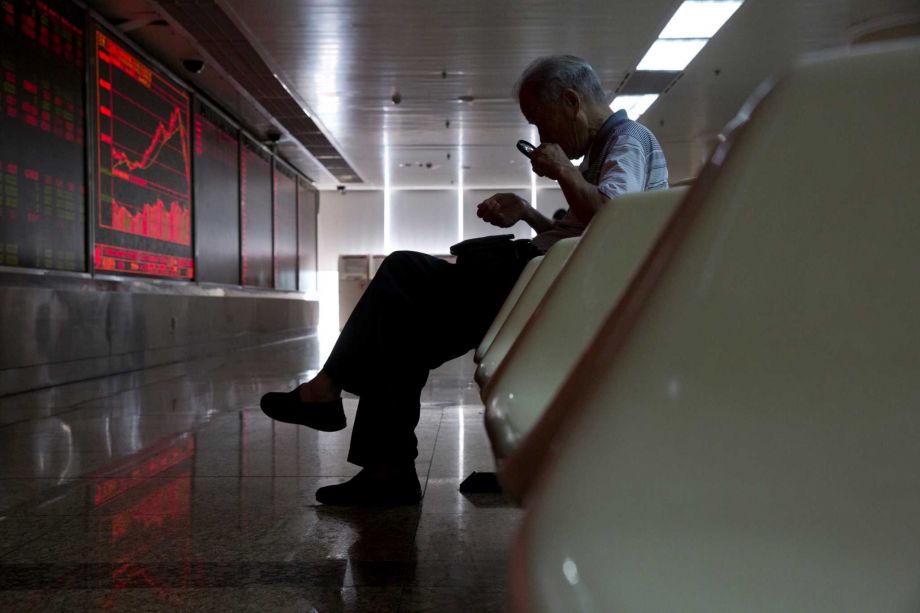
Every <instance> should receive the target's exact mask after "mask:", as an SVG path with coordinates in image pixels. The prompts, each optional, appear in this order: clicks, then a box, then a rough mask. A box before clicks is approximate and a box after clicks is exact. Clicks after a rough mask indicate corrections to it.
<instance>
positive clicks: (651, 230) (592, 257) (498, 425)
mask: <svg viewBox="0 0 920 613" xmlns="http://www.w3.org/2000/svg"><path fill="white" fill-rule="evenodd" d="M686 193H687V188H677V189H668V190H660V191H655V192H643V193H637V194H627V195H625V196H621V197H620V198H617V199H616V200H614V201H612V202H610V203H609V204H608V205H607V206H606V207H605V208H604V209H603V210H602V211H601V212H600V213H598V215H597V217H596V218H595V219H594V220H592V222H591V225H590V226H588V229H587V230H586V231H585V234H584V235H583V236H582V239H581V242H580V243H579V246H578V249H576V250H575V252H574V253H573V254H572V255H571V257H570V258H569V260H568V262H567V263H566V265H565V268H563V269H562V271H561V272H560V273H559V275H558V276H557V278H556V280H555V282H554V283H553V285H552V287H550V289H549V290H548V291H547V292H546V296H545V297H544V298H543V301H542V302H541V303H540V307H539V316H537V317H533V318H532V319H531V321H530V322H529V323H528V324H527V326H526V327H525V328H524V330H523V331H522V332H521V333H520V334H519V335H518V336H517V338H516V340H515V341H514V344H513V345H512V346H511V349H510V350H509V351H508V356H507V357H506V358H505V360H504V361H503V362H502V364H501V366H500V367H499V368H498V370H497V371H496V372H495V375H494V376H493V377H492V378H491V379H490V380H489V381H488V384H487V385H486V388H485V389H484V390H483V398H484V400H485V405H486V413H485V420H486V429H487V430H488V433H489V438H490V440H491V442H492V450H493V452H494V454H495V457H496V459H497V460H499V462H501V460H502V459H503V458H505V457H507V456H508V455H510V454H511V453H512V452H513V451H514V449H515V448H516V446H517V444H518V442H519V441H520V440H521V439H522V438H523V437H524V435H526V434H527V432H528V431H529V430H530V429H531V428H532V427H533V425H534V424H535V423H536V422H537V420H538V419H540V416H541V415H542V414H543V412H544V411H545V410H546V407H547V406H548V405H549V403H550V402H551V401H552V399H553V397H555V395H556V393H557V392H558V391H559V388H560V387H561V386H562V383H563V382H564V381H565V380H566V378H567V377H568V375H569V373H570V372H571V370H572V367H573V366H574V365H575V362H576V361H577V360H578V358H579V356H580V355H581V354H582V352H584V350H585V348H586V347H587V346H588V344H589V343H590V341H591V339H592V337H593V336H594V334H595V333H596V332H597V330H598V328H600V326H601V324H603V322H604V319H605V318H606V317H607V315H608V314H609V313H610V311H611V310H613V308H614V307H615V306H616V304H617V302H618V301H619V299H620V297H621V296H622V295H623V292H624V291H625V289H626V287H627V286H628V285H629V282H630V281H631V280H632V278H633V276H634V275H635V273H636V271H637V270H638V269H639V267H640V265H641V264H642V261H643V259H644V258H645V256H646V255H647V254H648V253H649V251H651V249H652V246H653V245H654V243H655V240H656V239H657V238H658V236H659V234H660V233H661V230H662V229H663V228H664V226H665V223H666V222H667V220H668V219H669V218H670V216H671V214H672V213H673V212H674V209H675V208H676V207H677V204H678V203H679V202H680V200H681V198H683V196H684V195H686Z"/></svg>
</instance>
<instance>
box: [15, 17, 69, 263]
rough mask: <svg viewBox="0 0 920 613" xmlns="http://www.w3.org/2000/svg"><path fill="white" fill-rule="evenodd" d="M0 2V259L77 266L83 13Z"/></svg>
mask: <svg viewBox="0 0 920 613" xmlns="http://www.w3.org/2000/svg"><path fill="white" fill-rule="evenodd" d="M0 6H2V11H0V81H2V88H3V89H2V91H0V265H4V266H22V267H29V268H49V269H56V270H70V271H83V270H85V269H86V239H85V237H86V228H85V219H86V204H85V201H86V195H85V188H84V179H83V173H84V166H85V162H86V161H85V156H84V153H83V147H84V142H83V141H84V135H83V121H84V106H83V97H84V96H83V92H84V89H85V88H84V78H83V75H84V60H83V29H82V25H81V24H82V22H83V18H84V17H83V12H82V11H81V10H80V9H79V8H77V7H76V6H75V5H74V4H72V3H71V2H69V1H63V2H62V1H54V0H48V1H47V2H37V1H30V0H13V1H11V0H7V1H4V2H2V3H0Z"/></svg>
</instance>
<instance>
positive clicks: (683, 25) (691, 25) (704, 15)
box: [658, 0, 741, 38]
mask: <svg viewBox="0 0 920 613" xmlns="http://www.w3.org/2000/svg"><path fill="white" fill-rule="evenodd" d="M740 6H741V0H725V1H716V0H687V1H686V2H684V3H683V4H681V5H680V8H678V9H677V12H676V13H674V16H673V17H671V20H670V21H669V22H668V25H666V26H665V27H664V30H662V31H661V34H660V35H659V36H658V38H712V37H713V36H715V34H716V32H718V31H719V28H721V27H722V26H723V24H725V22H726V21H728V20H729V18H730V17H731V16H732V15H734V13H735V11H737V10H738V7H740Z"/></svg>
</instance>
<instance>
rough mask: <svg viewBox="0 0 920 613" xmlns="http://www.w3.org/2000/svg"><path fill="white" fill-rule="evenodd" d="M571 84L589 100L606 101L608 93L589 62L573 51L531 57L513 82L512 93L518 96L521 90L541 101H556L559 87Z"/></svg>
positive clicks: (547, 102)
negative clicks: (519, 75) (566, 53)
mask: <svg viewBox="0 0 920 613" xmlns="http://www.w3.org/2000/svg"><path fill="white" fill-rule="evenodd" d="M567 87H568V88H570V89H573V90H575V91H577V92H578V93H579V94H581V95H582V96H584V98H585V100H586V101H587V102H589V103H591V104H607V95H606V94H605V93H604V88H603V87H602V86H601V80H600V79H599V78H598V76H597V73H596V72H594V69H593V68H591V65H590V64H589V63H588V62H586V61H584V60H583V59H581V58H580V57H577V56H574V55H549V56H546V57H539V58H537V59H535V60H534V61H532V62H531V63H530V65H529V66H527V68H525V69H524V72H523V73H522V74H521V77H520V78H519V79H518V81H517V83H516V84H515V86H514V95H515V97H516V98H517V99H518V100H520V98H521V93H522V92H523V91H524V90H527V91H530V92H532V93H534V94H535V95H536V96H537V99H538V100H539V101H540V102H541V104H546V105H551V104H556V103H557V102H558V101H559V97H560V96H561V95H562V91H563V90H564V89H565V88H567Z"/></svg>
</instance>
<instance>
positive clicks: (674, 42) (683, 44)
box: [636, 38, 707, 70]
mask: <svg viewBox="0 0 920 613" xmlns="http://www.w3.org/2000/svg"><path fill="white" fill-rule="evenodd" d="M706 42H707V41H706V39H705V38H701V39H692V38H691V39H665V38H659V39H658V40H656V41H655V42H654V43H652V46H651V47H650V48H649V50H648V53H646V54H645V57H643V58H642V61H641V62H639V65H638V66H637V67H636V69H637V70H683V69H684V68H686V67H687V65H688V64H689V63H690V62H692V61H693V58H695V57H696V54H697V53H699V52H700V50H701V49H702V48H703V47H704V46H706Z"/></svg>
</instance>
